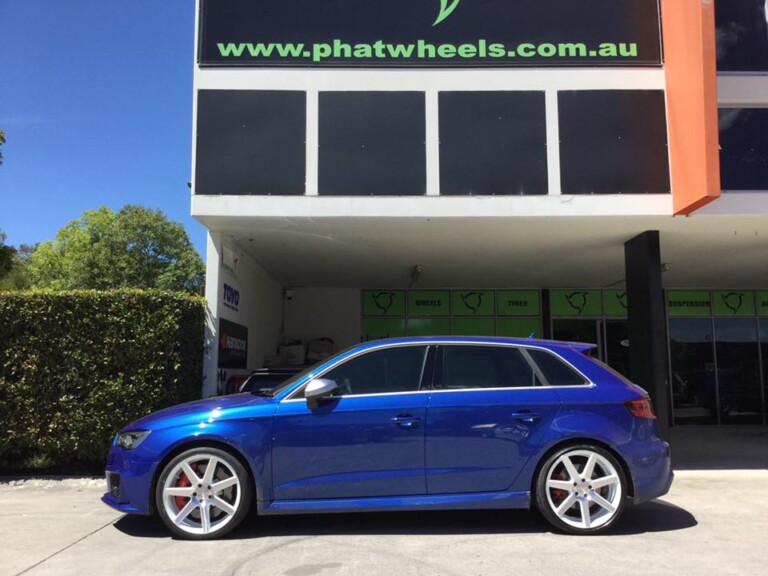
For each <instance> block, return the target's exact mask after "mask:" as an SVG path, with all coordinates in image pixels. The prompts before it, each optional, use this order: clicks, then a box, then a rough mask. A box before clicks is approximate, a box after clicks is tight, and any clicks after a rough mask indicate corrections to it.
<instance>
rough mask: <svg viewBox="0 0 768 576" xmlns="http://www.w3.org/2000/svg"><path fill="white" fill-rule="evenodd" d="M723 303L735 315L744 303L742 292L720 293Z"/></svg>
mask: <svg viewBox="0 0 768 576" xmlns="http://www.w3.org/2000/svg"><path fill="white" fill-rule="evenodd" d="M720 297H721V298H722V299H723V304H725V307H726V308H728V310H730V311H731V312H732V313H733V315H734V316H735V315H736V314H737V313H738V312H739V310H741V307H742V306H743V305H744V292H728V293H727V294H721V295H720Z"/></svg>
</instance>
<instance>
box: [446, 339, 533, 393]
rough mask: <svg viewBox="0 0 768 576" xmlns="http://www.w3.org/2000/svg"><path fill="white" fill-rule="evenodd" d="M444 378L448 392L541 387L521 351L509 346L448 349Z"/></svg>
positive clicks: (456, 347) (450, 347)
mask: <svg viewBox="0 0 768 576" xmlns="http://www.w3.org/2000/svg"><path fill="white" fill-rule="evenodd" d="M441 374H442V378H441V388H443V389H446V390H462V389H475V388H522V387H529V386H538V385H540V382H539V380H538V378H537V377H536V372H535V371H534V369H533V367H532V366H531V365H530V363H529V362H528V361H527V360H526V359H525V357H524V356H523V354H522V353H521V352H520V350H519V349H517V348H512V347H507V346H444V347H443V362H442V371H441Z"/></svg>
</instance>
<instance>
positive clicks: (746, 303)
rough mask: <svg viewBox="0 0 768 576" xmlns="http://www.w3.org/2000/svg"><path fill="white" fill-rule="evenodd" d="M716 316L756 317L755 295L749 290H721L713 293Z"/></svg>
mask: <svg viewBox="0 0 768 576" xmlns="http://www.w3.org/2000/svg"><path fill="white" fill-rule="evenodd" d="M712 307H713V308H714V311H715V316H754V315H755V293H754V292H752V291H749V290H719V291H716V292H713V293H712Z"/></svg>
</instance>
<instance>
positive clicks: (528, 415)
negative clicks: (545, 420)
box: [512, 410, 541, 424]
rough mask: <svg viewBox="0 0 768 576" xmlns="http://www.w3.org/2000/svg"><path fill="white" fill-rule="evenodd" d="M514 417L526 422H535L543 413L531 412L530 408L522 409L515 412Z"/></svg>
mask: <svg viewBox="0 0 768 576" xmlns="http://www.w3.org/2000/svg"><path fill="white" fill-rule="evenodd" d="M512 418H514V419H515V420H520V422H524V423H525V424H533V423H535V422H537V421H538V420H539V419H540V418H541V415H540V414H536V413H535V412H531V411H530V410H520V411H518V412H513V413H512Z"/></svg>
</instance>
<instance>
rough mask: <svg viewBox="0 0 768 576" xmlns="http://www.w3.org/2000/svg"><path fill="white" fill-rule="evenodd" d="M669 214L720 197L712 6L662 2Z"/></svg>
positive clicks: (709, 2)
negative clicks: (670, 211)
mask: <svg viewBox="0 0 768 576" xmlns="http://www.w3.org/2000/svg"><path fill="white" fill-rule="evenodd" d="M661 21H662V33H663V39H664V67H665V72H666V83H667V125H668V131H669V152H670V154H669V158H670V169H671V171H672V196H673V202H674V211H675V214H678V215H688V214H690V213H692V212H694V211H695V210H697V209H698V208H701V207H702V206H704V205H705V204H708V203H709V202H711V201H712V200H714V199H716V198H718V197H719V196H720V152H719V138H718V126H717V70H716V46H715V4H714V1H713V0H661Z"/></svg>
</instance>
